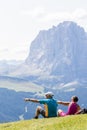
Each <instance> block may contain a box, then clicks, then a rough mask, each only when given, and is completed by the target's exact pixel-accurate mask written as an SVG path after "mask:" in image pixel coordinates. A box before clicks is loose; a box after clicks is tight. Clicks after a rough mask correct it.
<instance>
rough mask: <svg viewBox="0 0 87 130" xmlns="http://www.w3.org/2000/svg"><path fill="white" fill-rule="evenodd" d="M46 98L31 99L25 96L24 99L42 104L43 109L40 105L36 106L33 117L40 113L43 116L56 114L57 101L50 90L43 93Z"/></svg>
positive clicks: (54, 115)
mask: <svg viewBox="0 0 87 130" xmlns="http://www.w3.org/2000/svg"><path fill="white" fill-rule="evenodd" d="M45 96H46V99H40V100H37V99H32V98H25V101H31V102H35V103H40V104H44V109H43V108H42V107H41V106H38V107H37V109H36V113H35V117H34V118H35V119H37V118H38V117H39V115H40V114H41V115H42V116H43V117H45V118H48V117H56V116H57V106H58V101H57V100H55V99H54V98H53V96H54V94H53V93H52V92H47V93H45Z"/></svg>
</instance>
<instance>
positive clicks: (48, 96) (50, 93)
mask: <svg viewBox="0 0 87 130" xmlns="http://www.w3.org/2000/svg"><path fill="white" fill-rule="evenodd" d="M45 96H46V98H53V96H54V94H53V93H52V92H47V93H45Z"/></svg>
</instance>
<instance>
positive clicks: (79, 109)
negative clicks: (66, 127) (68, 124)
mask: <svg viewBox="0 0 87 130" xmlns="http://www.w3.org/2000/svg"><path fill="white" fill-rule="evenodd" d="M81 110H82V109H81V107H80V106H79V105H78V107H77V112H76V113H75V114H80V112H81Z"/></svg>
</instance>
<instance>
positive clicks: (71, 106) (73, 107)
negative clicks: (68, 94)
mask: <svg viewBox="0 0 87 130" xmlns="http://www.w3.org/2000/svg"><path fill="white" fill-rule="evenodd" d="M77 102H78V97H77V96H73V97H72V98H71V102H63V101H58V104H62V105H65V106H68V110H67V112H66V113H65V112H64V111H62V110H61V109H59V110H58V116H66V115H74V114H75V113H77V111H79V110H80V106H79V105H78V104H77Z"/></svg>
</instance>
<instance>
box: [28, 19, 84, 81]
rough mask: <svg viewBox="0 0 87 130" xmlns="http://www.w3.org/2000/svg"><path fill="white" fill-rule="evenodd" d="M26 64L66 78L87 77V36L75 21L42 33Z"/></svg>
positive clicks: (31, 48)
mask: <svg viewBox="0 0 87 130" xmlns="http://www.w3.org/2000/svg"><path fill="white" fill-rule="evenodd" d="M25 63H26V64H27V65H29V66H30V67H29V68H31V67H33V69H35V70H41V72H45V73H48V74H50V75H62V76H64V77H67V78H70V79H74V78H78V77H79V78H83V77H84V78H86V77H87V67H86V66H87V34H86V32H85V31H84V29H83V28H82V27H80V26H78V25H77V24H76V23H74V22H70V21H66V22H63V23H60V24H59V25H58V26H57V27H54V26H53V27H52V28H51V29H49V30H43V31H40V32H39V34H38V36H37V37H36V38H35V39H34V41H33V42H32V43H31V47H30V53H29V56H28V57H27V59H26V61H25Z"/></svg>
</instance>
